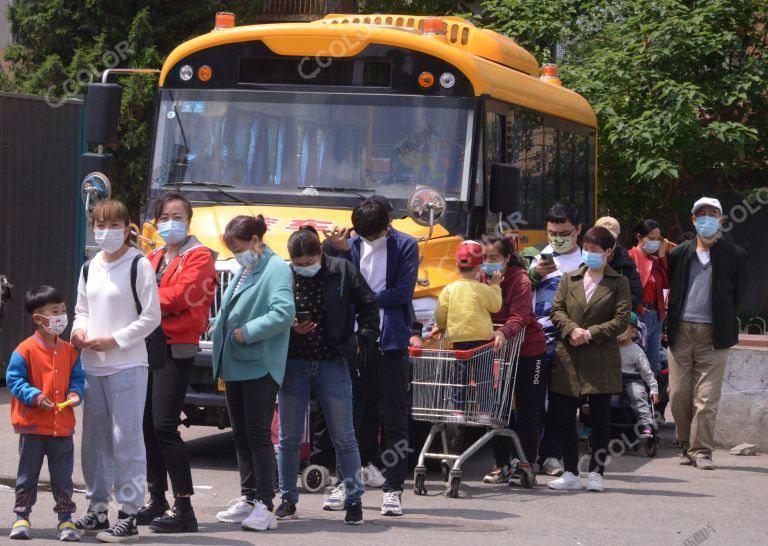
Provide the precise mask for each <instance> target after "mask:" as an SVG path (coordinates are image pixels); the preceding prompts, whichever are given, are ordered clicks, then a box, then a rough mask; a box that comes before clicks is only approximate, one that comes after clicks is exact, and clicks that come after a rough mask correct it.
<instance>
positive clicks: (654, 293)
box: [629, 220, 670, 373]
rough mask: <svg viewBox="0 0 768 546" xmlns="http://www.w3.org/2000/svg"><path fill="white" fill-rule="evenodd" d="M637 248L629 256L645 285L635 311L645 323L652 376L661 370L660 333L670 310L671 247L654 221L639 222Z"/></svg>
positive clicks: (647, 351)
mask: <svg viewBox="0 0 768 546" xmlns="http://www.w3.org/2000/svg"><path fill="white" fill-rule="evenodd" d="M633 233H634V234H635V239H637V245H636V246H634V247H632V248H631V249H630V251H629V257H630V258H632V259H633V260H634V262H635V264H637V270H638V272H639V273H640V282H641V284H642V285H643V302H642V304H641V305H638V306H637V307H636V308H635V313H637V314H638V316H639V317H640V321H641V322H642V323H643V324H645V330H646V334H645V335H646V348H645V355H646V356H647V357H648V362H649V363H650V364H651V370H653V373H656V372H658V371H659V350H660V349H661V331H662V325H663V324H664V319H665V318H666V316H667V312H666V311H667V309H666V305H665V303H664V290H669V279H668V278H667V250H668V249H669V247H670V243H669V241H667V240H666V239H665V238H664V237H662V235H661V227H660V226H659V224H657V223H656V222H655V221H653V220H644V221H642V222H640V223H639V224H638V225H637V226H635V229H634V231H633Z"/></svg>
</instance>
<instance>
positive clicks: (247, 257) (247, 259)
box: [235, 248, 259, 269]
mask: <svg viewBox="0 0 768 546" xmlns="http://www.w3.org/2000/svg"><path fill="white" fill-rule="evenodd" d="M235 261H236V262H237V263H238V265H239V266H240V267H242V268H243V269H246V268H248V267H253V266H254V265H256V262H258V261H259V255H258V254H254V253H253V252H252V251H251V249H250V248H249V249H248V250H246V251H243V252H240V253H238V254H235Z"/></svg>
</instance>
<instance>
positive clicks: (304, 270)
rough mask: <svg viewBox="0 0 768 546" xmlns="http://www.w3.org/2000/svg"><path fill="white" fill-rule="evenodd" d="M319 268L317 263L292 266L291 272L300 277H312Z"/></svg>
mask: <svg viewBox="0 0 768 546" xmlns="http://www.w3.org/2000/svg"><path fill="white" fill-rule="evenodd" d="M321 267H322V266H321V265H320V262H317V263H316V264H312V265H306V266H301V265H294V266H293V270H294V271H295V272H296V273H297V274H299V275H301V276H302V277H314V276H315V275H317V272H318V271H320V268H321Z"/></svg>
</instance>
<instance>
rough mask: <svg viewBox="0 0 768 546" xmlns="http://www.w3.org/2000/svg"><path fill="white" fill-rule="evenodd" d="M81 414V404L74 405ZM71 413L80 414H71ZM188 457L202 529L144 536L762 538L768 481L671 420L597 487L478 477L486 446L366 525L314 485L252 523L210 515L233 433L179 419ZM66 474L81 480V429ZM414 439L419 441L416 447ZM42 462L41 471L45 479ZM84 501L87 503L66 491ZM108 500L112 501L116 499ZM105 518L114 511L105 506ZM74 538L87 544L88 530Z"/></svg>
mask: <svg viewBox="0 0 768 546" xmlns="http://www.w3.org/2000/svg"><path fill="white" fill-rule="evenodd" d="M78 414H79V410H78ZM0 415H4V416H5V417H4V418H5V419H6V422H5V423H6V424H5V425H2V426H0V445H3V446H4V449H3V455H4V456H3V457H2V459H0V484H2V485H0V507H2V509H3V510H5V516H4V517H2V518H0V544H10V543H11V541H10V540H8V538H7V533H8V526H9V525H10V523H11V522H12V521H13V514H12V509H13V489H12V488H13V484H14V479H15V475H16V465H17V463H18V456H17V454H16V447H15V446H16V444H17V438H16V436H15V435H14V433H13V431H12V429H11V426H10V402H9V398H8V393H7V391H6V390H5V389H3V390H0ZM78 417H79V415H78ZM182 434H183V436H184V438H185V439H186V440H187V441H188V448H189V451H190V455H191V458H192V465H193V477H194V480H195V484H196V494H195V496H194V497H193V504H194V506H195V510H196V512H197V516H198V519H199V521H200V532H199V533H198V534H196V535H195V534H187V535H155V534H152V533H149V532H148V531H147V530H146V528H142V530H141V533H142V537H141V542H140V543H141V544H147V545H149V544H183V545H198V544H199V545H211V546H240V545H249V544H254V543H256V542H257V541H259V542H261V543H264V542H268V543H269V544H286V545H288V544H290V545H295V544H297V543H298V542H299V541H301V540H307V541H311V542H312V544H313V545H314V544H319V545H325V544H328V545H334V546H338V545H341V544H359V543H361V541H364V542H365V543H375V544H384V543H389V544H392V543H400V544H419V545H420V546H421V545H423V546H426V545H432V544H436V545H441V546H445V545H451V544H469V543H480V542H482V544H483V545H484V546H486V545H495V544H504V545H508V544H548V545H560V544H564V545H579V544H584V545H587V544H589V545H592V544H610V545H616V544H622V545H624V544H628V545H635V544H637V545H644V546H645V545H648V544H659V545H692V544H702V543H706V545H707V546H714V545H720V544H723V545H725V544H728V545H732V544H740V545H741V544H768V522H766V515H765V503H766V494H765V491H766V490H767V489H768V455H758V456H754V457H736V456H732V455H729V454H728V452H727V451H724V450H718V451H717V452H716V453H715V454H714V460H715V462H716V464H718V466H719V468H718V469H717V470H715V471H711V472H709V471H703V470H698V469H695V468H692V467H690V466H679V465H678V462H677V461H678V459H679V455H680V453H679V450H678V449H676V448H674V447H673V445H672V443H673V441H674V429H673V428H672V427H671V426H670V425H667V426H665V427H664V428H663V430H662V441H661V444H660V446H659V453H658V455H657V457H655V458H649V457H646V456H645V453H644V451H643V450H642V448H641V449H640V450H638V451H637V452H628V453H627V454H625V455H623V456H621V457H618V458H617V459H616V460H615V461H614V462H613V463H612V464H611V465H610V466H609V467H608V471H607V474H606V480H605V486H606V491H604V492H603V493H587V492H585V491H581V492H561V491H552V490H549V489H547V488H546V486H545V485H544V484H545V483H546V482H547V481H549V480H550V479H551V478H549V477H543V476H539V477H538V485H537V486H536V487H535V488H534V489H529V490H525V489H520V488H518V487H509V486H507V485H486V484H483V483H482V477H483V475H484V474H485V472H486V471H487V470H488V468H489V466H490V464H491V458H490V454H489V452H488V450H484V451H482V452H481V453H479V454H477V455H476V456H475V458H474V459H473V460H470V462H469V463H468V464H467V465H466V467H465V472H464V482H463V483H462V486H461V495H460V498H458V499H450V498H446V497H444V496H442V495H441V492H442V490H443V482H442V479H441V478H440V475H439V473H434V474H430V475H428V477H427V478H428V479H427V488H428V495H427V496H425V497H419V496H415V495H413V492H412V490H411V489H410V488H411V486H412V482H411V481H410V480H409V481H408V482H407V483H406V487H407V490H406V492H405V494H404V496H403V506H404V509H405V515H404V516H402V517H399V518H391V517H384V516H381V515H380V514H379V507H380V502H381V492H380V491H379V490H372V491H369V492H368V493H366V495H365V496H364V497H363V503H364V507H365V510H364V516H365V524H364V525H362V526H360V527H354V526H345V525H344V524H343V523H342V520H343V512H324V511H322V509H321V504H322V501H323V495H321V494H305V495H302V497H301V499H300V501H299V505H298V510H299V515H300V519H298V520H293V521H287V522H280V524H279V528H278V529H277V530H276V531H268V532H265V533H254V532H246V531H242V530H241V529H240V528H239V527H238V526H235V525H226V524H221V523H218V522H216V519H215V514H216V512H217V511H218V510H220V509H222V507H223V506H225V505H226V503H227V502H228V501H229V500H230V499H231V498H233V497H236V496H238V493H239V480H238V475H237V467H236V463H235V455H234V450H233V446H232V441H231V438H230V435H229V433H228V432H222V431H218V430H215V429H209V428H203V427H197V428H192V429H184V430H183V431H182ZM75 444H76V446H77V453H76V460H75V483H76V484H79V485H80V486H82V482H83V479H82V471H81V469H80V457H79V445H80V442H79V438H76V440H75ZM419 447H420V446H419ZM47 479H48V477H47V470H46V469H44V470H43V472H42V474H41V480H42V481H46V480H47ZM75 500H76V502H77V504H78V507H79V509H80V510H81V511H82V510H83V509H85V508H86V507H87V501H86V500H85V498H84V495H83V494H82V492H77V493H76V494H75ZM52 508H53V499H52V497H51V495H50V493H48V492H47V490H41V491H40V494H39V497H38V504H37V506H36V509H35V511H34V512H33V514H32V524H33V531H34V536H35V537H37V538H35V539H34V543H35V544H53V543H54V541H55V538H56V533H55V531H54V529H53V527H54V525H55V522H56V519H55V515H54V514H53V513H52ZM114 510H116V508H114ZM112 517H113V518H114V511H113V514H112ZM83 542H85V543H96V540H95V538H94V537H93V536H89V537H85V538H84V540H83Z"/></svg>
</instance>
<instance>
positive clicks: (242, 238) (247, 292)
mask: <svg viewBox="0 0 768 546" xmlns="http://www.w3.org/2000/svg"><path fill="white" fill-rule="evenodd" d="M266 231H267V225H266V223H265V222H264V217H262V216H261V215H259V216H256V217H254V216H236V217H235V218H233V219H232V220H231V221H230V222H229V224H227V228H226V230H225V232H224V242H225V243H226V245H227V247H228V248H229V249H230V250H231V251H232V253H233V254H234V255H235V259H236V260H237V263H238V264H239V265H240V267H241V269H240V271H238V273H237V274H236V275H235V276H234V277H233V279H232V281H231V282H230V283H229V287H227V290H226V292H225V293H224V296H223V298H222V302H221V308H220V310H219V314H218V316H217V317H216V322H215V325H214V330H213V373H214V377H217V378H221V379H222V380H224V384H225V386H226V395H227V410H228V411H229V420H230V422H231V424H232V433H233V435H234V439H235V448H236V450H237V465H238V469H239V470H240V486H241V494H242V497H241V498H239V499H235V500H234V501H232V502H231V503H230V504H229V506H228V507H227V509H226V510H224V511H222V512H219V513H218V514H217V515H216V517H217V518H218V519H219V521H223V522H226V523H240V524H241V525H242V527H243V528H245V529H252V530H258V531H265V530H267V529H275V528H276V527H277V519H276V518H275V516H274V515H273V514H272V508H273V504H272V499H273V498H274V496H275V493H274V482H275V451H274V446H273V444H272V432H271V426H272V416H273V414H274V411H275V401H276V398H277V391H278V389H279V387H280V384H281V383H282V382H283V375H284V373H285V362H286V358H287V356H288V341H289V339H290V330H291V326H292V325H293V320H294V317H295V314H296V313H295V307H294V302H293V274H292V273H291V270H290V268H289V267H288V264H287V263H286V262H285V261H283V260H282V259H281V258H280V257H279V256H277V255H276V254H275V253H274V252H273V251H272V250H271V249H270V248H269V247H268V246H266V245H265V244H264V243H263V238H264V234H265V233H266Z"/></svg>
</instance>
